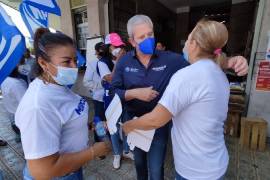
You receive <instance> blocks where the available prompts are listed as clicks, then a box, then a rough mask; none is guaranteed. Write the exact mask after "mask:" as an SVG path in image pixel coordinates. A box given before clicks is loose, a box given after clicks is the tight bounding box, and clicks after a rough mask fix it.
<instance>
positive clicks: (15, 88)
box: [1, 77, 27, 114]
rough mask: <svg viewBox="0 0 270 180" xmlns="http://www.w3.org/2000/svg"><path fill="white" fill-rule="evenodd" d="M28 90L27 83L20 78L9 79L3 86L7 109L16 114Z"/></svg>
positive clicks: (4, 101)
mask: <svg viewBox="0 0 270 180" xmlns="http://www.w3.org/2000/svg"><path fill="white" fill-rule="evenodd" d="M26 90H27V83H26V82H25V81H24V80H22V79H19V78H13V77H7V78H6V79H5V80H4V81H3V83H2V84H1V91H2V94H3V103H4V107H5V109H6V110H7V111H8V112H9V113H11V114H15V112H16V110H17V107H18V105H19V103H20V101H21V99H22V97H23V95H24V93H25V92H26Z"/></svg>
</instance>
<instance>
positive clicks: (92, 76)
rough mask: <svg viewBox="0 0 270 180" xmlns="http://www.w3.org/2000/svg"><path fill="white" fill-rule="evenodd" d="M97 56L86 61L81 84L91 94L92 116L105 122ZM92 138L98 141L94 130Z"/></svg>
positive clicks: (102, 90) (102, 91)
mask: <svg viewBox="0 0 270 180" xmlns="http://www.w3.org/2000/svg"><path fill="white" fill-rule="evenodd" d="M96 55H97V53H96ZM99 58H100V57H99V56H98V55H97V59H93V60H91V61H90V62H88V63H87V67H86V71H85V74H84V78H83V84H84V86H85V87H86V88H88V90H89V93H90V94H91V97H92V100H93V104H94V116H98V117H99V118H100V119H101V120H102V121H104V122H105V121H106V118H105V110H104V102H103V95H104V88H103V87H102V85H101V78H100V76H99V75H98V73H97V63H98V59H99ZM91 127H92V126H91ZM94 140H95V142H100V139H99V137H98V135H97V134H96V131H94ZM99 158H100V159H104V158H105V157H104V156H102V157H99Z"/></svg>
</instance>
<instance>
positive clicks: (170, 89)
mask: <svg viewBox="0 0 270 180" xmlns="http://www.w3.org/2000/svg"><path fill="white" fill-rule="evenodd" d="M190 86H191V85H190V83H189V82H188V81H186V80H185V79H184V78H183V77H181V74H179V73H176V74H175V75H174V76H173V77H172V78H171V80H170V82H169V84H168V86H167V87H166V90H165V92H164V94H163V96H162V97H161V99H160V101H159V104H161V105H162V106H164V107H165V108H166V109H167V110H168V111H169V112H170V113H171V114H172V115H173V116H176V115H177V114H178V113H180V112H181V111H182V110H183V109H184V108H186V107H187V106H188V105H189V104H190V102H191V94H192V92H191V87H190Z"/></svg>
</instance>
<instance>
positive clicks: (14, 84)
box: [1, 66, 27, 142]
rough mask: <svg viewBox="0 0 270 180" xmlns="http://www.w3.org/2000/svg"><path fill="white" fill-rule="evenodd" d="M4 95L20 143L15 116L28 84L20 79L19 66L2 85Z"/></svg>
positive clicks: (12, 125) (4, 101) (6, 107)
mask: <svg viewBox="0 0 270 180" xmlns="http://www.w3.org/2000/svg"><path fill="white" fill-rule="evenodd" d="M1 90H2V95H3V104H4V107H5V109H6V111H7V113H8V114H9V119H10V122H11V127H12V129H13V131H14V132H15V133H16V139H15V140H16V141H17V142H20V130H19V129H18V127H17V126H16V125H15V119H14V115H15V112H16V110H17V107H18V105H19V103H20V101H21V99H22V97H23V95H24V93H25V92H26V90H27V83H26V82H25V81H24V80H23V79H21V78H19V72H18V66H17V67H16V68H15V69H14V70H13V71H12V72H11V74H10V75H9V76H8V77H7V78H6V79H5V80H4V81H3V83H2V84H1Z"/></svg>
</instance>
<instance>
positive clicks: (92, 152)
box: [90, 147, 95, 159]
mask: <svg viewBox="0 0 270 180" xmlns="http://www.w3.org/2000/svg"><path fill="white" fill-rule="evenodd" d="M90 151H91V156H92V157H93V159H94V158H95V151H94V149H93V147H91V148H90Z"/></svg>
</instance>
